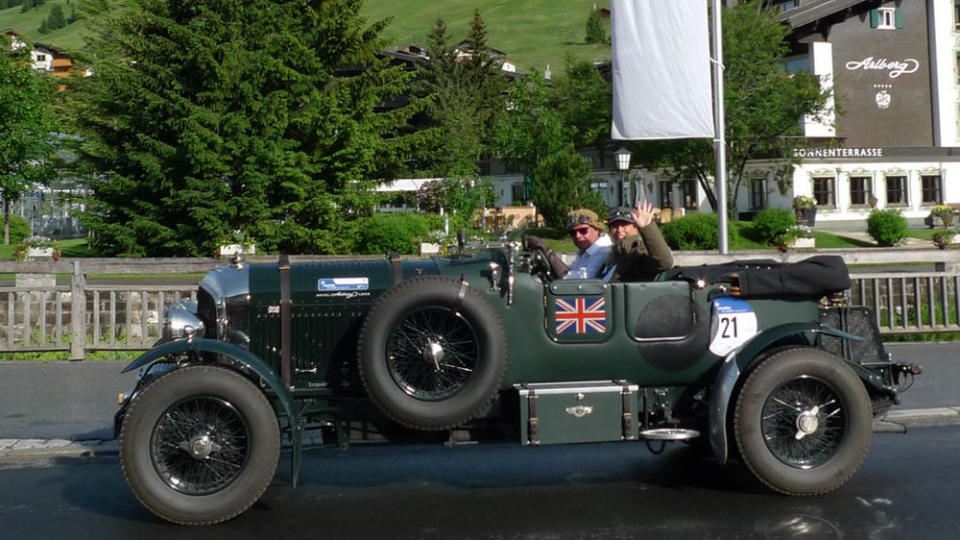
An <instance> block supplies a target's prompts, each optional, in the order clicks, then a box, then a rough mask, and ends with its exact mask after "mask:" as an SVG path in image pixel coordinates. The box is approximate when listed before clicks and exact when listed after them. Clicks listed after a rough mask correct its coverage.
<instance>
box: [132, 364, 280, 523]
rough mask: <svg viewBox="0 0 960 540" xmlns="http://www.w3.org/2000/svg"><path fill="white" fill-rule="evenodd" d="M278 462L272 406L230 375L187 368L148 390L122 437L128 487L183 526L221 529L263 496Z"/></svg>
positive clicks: (248, 384)
mask: <svg viewBox="0 0 960 540" xmlns="http://www.w3.org/2000/svg"><path fill="white" fill-rule="evenodd" d="M279 457H280V429H279V426H278V424H277V416H276V414H275V413H274V410H273V407H271V406H270V402H269V401H267V399H266V397H265V396H264V395H263V392H261V391H260V390H259V389H258V388H257V387H256V386H254V385H253V384H252V383H251V382H250V381H249V380H247V379H245V378H244V377H243V376H241V375H239V374H238V373H236V372H233V371H230V370H228V369H225V368H218V367H212V366H190V367H185V368H181V369H177V370H174V371H171V372H170V373H167V374H166V375H163V376H162V377H160V378H159V379H157V380H156V381H154V382H152V383H150V384H149V385H147V386H146V387H145V388H144V389H143V391H142V393H141V394H140V395H139V396H138V397H137V398H136V399H135V400H134V401H133V403H132V404H131V405H130V409H129V411H128V412H127V415H126V418H125V419H124V421H123V428H122V429H121V431H120V464H121V466H122V468H123V474H124V476H125V477H126V479H127V484H129V485H130V488H131V489H132V490H133V493H134V494H135V495H136V496H137V498H138V499H139V500H140V502H141V503H142V504H143V505H144V506H145V507H147V509H149V510H150V511H151V512H153V513H154V514H156V515H158V516H160V517H162V518H163V519H166V520H168V521H172V522H174V523H180V524H184V525H204V524H211V523H219V522H221V521H226V520H228V519H230V518H233V517H235V516H237V515H238V514H240V513H242V512H243V511H244V510H246V509H247V508H249V507H250V506H251V505H252V504H253V503H254V502H256V501H257V499H259V498H260V496H261V495H262V494H263V492H264V491H265V490H266V489H267V486H269V485H270V482H271V480H272V479H273V476H274V473H275V471H276V468H277V460H278V459H279Z"/></svg>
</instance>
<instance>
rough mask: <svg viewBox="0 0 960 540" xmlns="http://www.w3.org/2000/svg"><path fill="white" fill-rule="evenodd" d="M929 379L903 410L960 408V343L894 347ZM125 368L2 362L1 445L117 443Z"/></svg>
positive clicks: (131, 376)
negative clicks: (6, 441) (29, 441)
mask: <svg viewBox="0 0 960 540" xmlns="http://www.w3.org/2000/svg"><path fill="white" fill-rule="evenodd" d="M888 351H889V352H891V353H892V354H893V356H894V358H895V359H897V360H899V361H904V362H912V363H918V364H921V365H923V366H924V373H923V375H921V376H920V377H918V378H917V380H916V383H915V385H914V386H913V388H911V389H909V390H907V391H906V392H904V393H903V394H902V397H903V401H902V403H901V405H900V407H899V408H900V409H920V408H929V407H960V391H958V388H960V343H919V344H890V345H888ZM125 365H126V362H112V361H107V362H100V361H98V362H92V361H87V362H46V363H40V362H0V439H24V438H36V439H68V440H90V439H101V440H105V439H112V438H113V431H112V422H113V413H114V412H115V411H116V409H117V394H118V393H120V392H123V391H125V390H127V389H129V388H130V387H131V386H132V385H133V383H134V381H135V379H136V374H135V373H127V374H121V373H120V371H121V370H122V369H123V367H124V366H125Z"/></svg>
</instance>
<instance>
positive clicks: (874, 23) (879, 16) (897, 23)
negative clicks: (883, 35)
mask: <svg viewBox="0 0 960 540" xmlns="http://www.w3.org/2000/svg"><path fill="white" fill-rule="evenodd" d="M870 27H871V28H876V29H877V30H896V29H900V28H903V13H902V12H900V10H898V9H897V8H892V7H884V8H877V9H871V10H870Z"/></svg>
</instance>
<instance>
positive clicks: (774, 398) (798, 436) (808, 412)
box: [761, 377, 847, 469]
mask: <svg viewBox="0 0 960 540" xmlns="http://www.w3.org/2000/svg"><path fill="white" fill-rule="evenodd" d="M762 415H763V416H762V418H763V420H762V425H761V429H762V431H763V439H764V441H766V443H767V448H768V449H769V450H770V452H771V453H772V454H773V455H774V456H775V457H776V458H777V459H779V460H780V461H782V462H783V463H785V464H787V465H790V466H792V467H797V468H799V469H808V468H810V467H817V466H819V465H823V464H824V463H826V462H827V461H828V460H829V459H830V458H831V457H833V455H834V454H835V453H836V452H837V450H838V449H839V448H840V442H841V441H842V440H843V435H844V433H845V432H846V430H847V416H846V406H845V404H844V403H843V402H842V398H841V396H840V395H839V393H838V392H837V391H836V389H834V388H833V386H832V385H830V384H829V383H827V382H826V381H823V380H820V379H817V378H814V377H800V378H797V379H793V380H791V381H789V382H787V383H785V384H783V385H781V386H780V387H779V388H777V389H776V390H774V391H773V392H772V393H771V394H770V397H769V398H767V401H766V403H765V404H764V406H763V413H762Z"/></svg>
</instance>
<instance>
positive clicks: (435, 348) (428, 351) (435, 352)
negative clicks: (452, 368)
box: [423, 339, 443, 369]
mask: <svg viewBox="0 0 960 540" xmlns="http://www.w3.org/2000/svg"><path fill="white" fill-rule="evenodd" d="M423 359H424V360H425V361H426V362H427V363H428V364H433V365H434V366H436V367H437V369H439V367H440V361H441V360H443V346H442V345H440V343H438V342H436V341H434V340H432V339H431V340H430V341H428V342H427V345H426V347H424V348H423Z"/></svg>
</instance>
